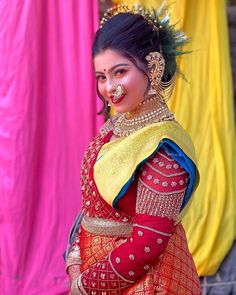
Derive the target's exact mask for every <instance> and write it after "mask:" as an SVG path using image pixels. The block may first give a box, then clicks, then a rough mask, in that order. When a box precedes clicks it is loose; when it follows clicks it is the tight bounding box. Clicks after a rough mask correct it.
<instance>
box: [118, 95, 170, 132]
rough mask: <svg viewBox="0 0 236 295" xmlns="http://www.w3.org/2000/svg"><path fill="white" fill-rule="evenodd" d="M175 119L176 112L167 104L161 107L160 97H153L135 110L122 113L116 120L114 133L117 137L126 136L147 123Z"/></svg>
mask: <svg viewBox="0 0 236 295" xmlns="http://www.w3.org/2000/svg"><path fill="white" fill-rule="evenodd" d="M174 120H175V119H174V114H173V113H171V112H170V111H169V109H168V108H167V106H166V104H165V105H164V106H162V107H160V106H159V102H158V98H157V97H152V98H150V99H148V100H145V101H143V102H142V103H141V104H140V106H139V107H138V108H137V109H136V110H135V111H133V112H131V113H126V114H122V115H120V117H119V118H118V119H117V120H116V121H115V122H114V129H113V133H114V135H115V136H117V137H126V136H129V135H130V134H132V133H134V132H135V131H137V130H139V129H141V128H143V127H145V126H147V125H150V124H153V123H157V122H162V121H174Z"/></svg>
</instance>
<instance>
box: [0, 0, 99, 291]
mask: <svg viewBox="0 0 236 295" xmlns="http://www.w3.org/2000/svg"><path fill="white" fill-rule="evenodd" d="M97 27H98V7H97V0H89V1H88V0H79V1H78V0H70V1H57V0H54V1H53V0H50V1H47V0H34V1H32V0H14V1H9V0H1V1H0V230H1V232H0V259H1V260H0V294H4V295H12V294H17V295H21V294H24V295H34V294H37V295H41V294H45V295H53V294H66V293H67V291H68V281H67V278H66V275H65V264H64V260H63V252H64V251H65V248H66V244H67V236H68V233H69V229H70V226H71V224H72V221H73V219H74V218H75V217H76V214H77V213H78V211H79V210H80V205H81V196H80V184H79V178H80V176H79V174H80V163H81V159H82V155H83V152H84V150H85V148H86V147H87V145H88V143H89V141H90V139H91V138H92V137H93V136H94V135H95V134H96V132H97V130H98V128H99V126H100V125H101V123H102V120H103V118H102V117H100V118H98V117H97V115H96V113H97V110H98V108H99V107H101V105H100V106H99V105H98V104H99V102H98V100H97V99H96V94H95V83H94V78H93V68H92V58H91V44H92V39H93V36H94V32H95V30H96V29H97Z"/></svg>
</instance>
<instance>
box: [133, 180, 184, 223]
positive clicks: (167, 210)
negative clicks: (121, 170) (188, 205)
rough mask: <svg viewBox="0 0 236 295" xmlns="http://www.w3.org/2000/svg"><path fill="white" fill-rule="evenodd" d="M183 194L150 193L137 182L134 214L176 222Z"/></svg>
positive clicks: (144, 186)
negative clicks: (166, 218)
mask: <svg viewBox="0 0 236 295" xmlns="http://www.w3.org/2000/svg"><path fill="white" fill-rule="evenodd" d="M183 198H184V192H181V193H173V192H172V193H171V194H168V195H162V193H160V192H154V191H153V190H152V191H151V190H150V189H149V188H148V187H147V186H146V185H144V184H143V183H142V182H140V181H139V183H138V193H137V203H136V212H137V213H138V214H148V215H151V216H160V217H168V218H170V219H173V220H176V219H177V216H178V214H179V211H180V207H181V204H182V202H183Z"/></svg>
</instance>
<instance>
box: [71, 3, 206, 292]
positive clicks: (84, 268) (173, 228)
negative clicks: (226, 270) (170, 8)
mask: <svg viewBox="0 0 236 295" xmlns="http://www.w3.org/2000/svg"><path fill="white" fill-rule="evenodd" d="M185 39H186V38H185V37H184V35H183V34H182V33H181V32H178V31H174V29H173V27H172V26H171V25H170V24H169V18H168V16H167V15H166V16H163V17H162V16H161V14H160V13H159V14H156V13H155V12H152V11H147V10H145V9H144V8H138V9H136V10H135V9H133V10H129V9H128V8H127V7H125V6H119V7H116V8H113V9H111V10H109V11H108V13H107V14H105V16H104V18H103V23H102V26H101V28H100V29H99V30H98V31H97V33H96V37H95V40H94V45H93V60H94V67H95V73H96V79H97V88H98V94H99V96H100V97H101V98H102V99H103V100H104V101H105V109H106V108H107V103H109V104H110V105H112V106H113V107H114V109H115V110H116V111H117V113H118V114H119V115H118V116H116V117H114V118H112V119H110V120H108V121H107V123H106V124H105V125H104V126H103V127H102V128H101V131H100V132H99V134H98V135H97V137H96V138H95V139H94V140H93V141H92V142H91V144H90V146H89V148H88V150H87V151H86V153H85V156H84V160H83V163H82V171H81V185H82V193H83V214H82V215H81V216H80V222H77V224H78V223H80V225H79V230H78V232H77V234H76V236H75V239H74V242H73V244H72V247H71V248H70V250H69V253H68V257H67V271H68V274H69V277H70V280H71V282H72V286H71V294H103V295H105V294H200V293H201V290H200V286H199V280H198V276H197V272H196V269H195V265H194V262H193V259H192V256H191V254H190V252H189V250H188V246H187V241H186V236H185V232H184V229H183V227H182V225H181V219H182V218H183V216H184V215H185V213H186V211H187V209H188V208H189V204H190V201H191V196H192V193H193V191H194V189H195V188H196V186H197V184H198V171H197V168H196V164H195V163H196V161H195V153H194V148H193V145H192V142H191V140H190V138H189V136H188V135H187V134H186V132H185V131H184V130H183V128H182V127H181V126H180V125H179V124H178V123H177V122H176V121H175V119H174V116H173V114H172V113H170V111H169V110H168V107H167V105H166V101H167V100H168V99H169V97H170V95H171V93H172V90H173V86H174V82H175V77H176V71H177V68H176V61H175V57H176V55H177V54H180V52H179V51H178V50H177V48H178V46H179V45H182V44H183V43H184V42H185V41H186V40H185Z"/></svg>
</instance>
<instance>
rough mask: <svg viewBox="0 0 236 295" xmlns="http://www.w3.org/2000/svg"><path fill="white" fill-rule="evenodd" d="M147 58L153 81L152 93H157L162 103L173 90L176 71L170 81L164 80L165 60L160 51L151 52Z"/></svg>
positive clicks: (150, 76)
mask: <svg viewBox="0 0 236 295" xmlns="http://www.w3.org/2000/svg"><path fill="white" fill-rule="evenodd" d="M145 59H146V60H147V62H148V69H149V79H150V83H151V91H150V93H151V94H155V95H156V96H157V97H158V98H159V100H160V101H161V102H162V103H166V102H167V101H168V100H169V99H170V97H171V94H172V92H173V89H174V84H175V79H176V72H175V73H174V75H173V76H172V78H171V79H170V80H169V81H168V82H163V81H162V77H163V74H164V70H165V60H164V57H163V55H162V54H161V53H160V52H158V51H154V52H150V53H149V54H148V55H147V56H146V57H145Z"/></svg>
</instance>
